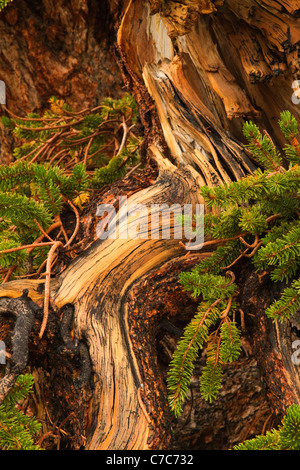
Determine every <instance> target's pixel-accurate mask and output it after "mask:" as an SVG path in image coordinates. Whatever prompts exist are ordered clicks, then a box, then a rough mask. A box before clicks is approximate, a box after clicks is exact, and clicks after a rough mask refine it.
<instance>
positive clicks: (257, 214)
mask: <svg viewBox="0 0 300 470" xmlns="http://www.w3.org/2000/svg"><path fill="white" fill-rule="evenodd" d="M279 125H280V128H281V129H282V132H283V134H284V136H285V138H286V139H287V141H288V145H287V146H286V147H285V148H284V149H283V155H282V153H281V152H279V151H278V150H277V149H276V147H275V145H274V143H273V141H272V139H271V137H270V136H269V134H268V133H267V132H263V133H261V132H260V130H259V129H258V127H257V126H256V125H255V124H253V123H252V122H247V123H246V124H245V126H244V129H243V131H244V135H245V137H246V138H247V140H248V148H249V150H250V151H251V152H252V155H253V158H254V159H256V161H257V163H258V165H259V166H260V167H259V168H258V169H257V170H256V171H254V172H253V173H252V174H251V175H249V176H247V177H245V178H243V179H242V180H240V181H237V182H233V183H230V184H225V185H222V186H217V187H213V188H210V187H207V186H204V187H201V189H200V191H201V194H202V196H203V197H204V200H205V203H206V205H207V207H210V212H209V213H208V214H206V216H205V230H206V235H207V237H209V238H210V241H209V242H208V243H210V245H212V244H215V246H216V249H215V251H214V252H213V253H212V255H211V256H210V257H209V258H207V259H205V260H204V261H203V262H201V264H199V265H197V266H196V267H194V268H193V269H192V270H191V271H190V272H185V273H181V275H180V282H181V284H182V285H183V287H184V289H185V290H186V291H187V292H190V293H191V295H192V296H193V297H195V298H199V302H200V304H199V307H198V310H197V313H196V315H195V317H194V318H193V319H192V320H191V322H190V323H189V325H188V326H187V327H186V329H185V332H184V335H183V338H182V339H180V340H179V342H178V347H177V350H176V351H175V353H174V356H173V360H172V361H171V364H170V369H169V375H168V385H169V400H170V405H171V409H172V410H173V412H174V413H175V414H176V416H178V415H179V414H180V413H181V411H182V406H183V400H184V399H185V398H186V396H187V394H188V389H189V381H190V379H191V376H192V374H193V370H194V362H195V360H196V358H197V354H198V355H199V353H200V351H201V350H202V351H206V364H205V366H204V368H203V371H202V375H201V377H200V390H201V395H202V397H203V398H204V399H205V400H207V401H212V400H213V399H215V398H216V396H217V394H218V392H219V390H220V387H221V382H222V366H223V364H225V363H226V362H231V361H234V360H236V359H237V358H238V357H239V354H240V350H241V339H240V330H239V328H238V326H237V324H236V323H235V322H234V321H233V319H232V316H233V313H234V311H235V309H236V308H237V304H236V297H237V293H238V287H237V285H236V283H235V282H229V283H228V278H227V277H226V274H227V273H228V270H230V269H234V266H235V265H237V263H238V262H242V260H250V261H251V262H252V264H253V267H254V268H255V269H256V270H257V271H259V270H267V271H268V272H269V273H270V279H271V280H272V281H273V282H279V281H284V282H286V283H287V287H286V289H285V290H284V291H283V293H282V295H281V297H280V299H278V300H276V301H275V302H273V304H272V305H270V307H269V308H268V309H267V310H266V315H267V316H269V317H270V318H272V319H273V320H274V321H276V320H279V321H283V320H285V319H288V318H290V316H291V315H293V314H294V313H296V312H297V311H298V310H299V309H300V280H299V268H300V230H299V214H300V208H299V199H300V146H299V142H298V140H297V135H298V133H299V132H298V125H297V121H296V119H295V118H294V117H293V116H292V115H291V113H290V112H288V111H284V112H283V113H281V116H280V120H279ZM204 247H205V243H204ZM212 305H214V307H215V310H214V312H215V316H214V317H213V318H214V321H213V322H211V323H210V324H209V325H208V324H205V322H204V321H203V315H204V312H207V311H209V306H212ZM199 312H200V313H199ZM193 340H194V342H193ZM190 349H192V353H191V354H190ZM187 351H188V353H187ZM184 369H186V370H184ZM269 437H270V435H268V436H267V437H264V438H263V441H264V442H265V440H268V439H269Z"/></svg>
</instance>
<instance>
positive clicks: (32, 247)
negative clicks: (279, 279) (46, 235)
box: [0, 242, 53, 254]
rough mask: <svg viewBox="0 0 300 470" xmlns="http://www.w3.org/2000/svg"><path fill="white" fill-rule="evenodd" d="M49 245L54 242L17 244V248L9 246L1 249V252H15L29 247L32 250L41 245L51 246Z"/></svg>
mask: <svg viewBox="0 0 300 470" xmlns="http://www.w3.org/2000/svg"><path fill="white" fill-rule="evenodd" d="M49 245H53V242H43V243H31V245H23V246H16V247H15V248H8V249H7V250H1V251H0V254H5V253H13V252H14V251H20V250H27V249H28V248H29V249H31V251H32V250H33V249H34V248H37V247H39V246H49Z"/></svg>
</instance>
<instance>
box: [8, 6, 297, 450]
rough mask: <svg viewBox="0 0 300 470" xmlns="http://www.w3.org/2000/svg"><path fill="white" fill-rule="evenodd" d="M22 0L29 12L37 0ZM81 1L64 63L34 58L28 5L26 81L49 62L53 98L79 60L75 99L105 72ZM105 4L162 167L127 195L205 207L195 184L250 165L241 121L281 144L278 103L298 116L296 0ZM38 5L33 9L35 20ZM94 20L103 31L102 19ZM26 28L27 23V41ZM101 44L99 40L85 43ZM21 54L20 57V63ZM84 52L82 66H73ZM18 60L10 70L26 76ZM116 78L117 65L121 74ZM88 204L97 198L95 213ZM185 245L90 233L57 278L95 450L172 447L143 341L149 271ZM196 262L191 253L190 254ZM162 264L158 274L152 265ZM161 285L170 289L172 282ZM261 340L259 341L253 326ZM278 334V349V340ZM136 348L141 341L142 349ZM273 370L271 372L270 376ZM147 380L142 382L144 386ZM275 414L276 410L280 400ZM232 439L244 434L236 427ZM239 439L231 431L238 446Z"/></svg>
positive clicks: (42, 75) (36, 50) (42, 82)
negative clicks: (68, 309)
mask: <svg viewBox="0 0 300 470" xmlns="http://www.w3.org/2000/svg"><path fill="white" fill-rule="evenodd" d="M15 2H16V3H15V4H16V5H21V4H22V5H26V6H27V8H29V2H27V3H26V2H22V0H15ZM41 3H42V6H41V11H44V8H46V7H45V5H44V4H47V5H48V7H47V8H50V10H49V12H50V14H51V15H53V18H54V19H55V20H56V21H57V20H60V21H62V19H63V20H64V21H63V24H65V22H66V18H61V15H63V12H62V9H61V8H59V6H60V7H62V5H63V6H65V3H64V0H60V2H59V5H58V7H57V13H56V12H55V14H54V13H53V12H52V10H51V8H54V4H53V3H51V2H41ZM76 5H77V6H78V8H77V9H76V8H75V10H74V12H73V13H74V14H72V15H70V16H69V17H68V21H69V22H70V23H71V24H72V22H74V26H75V24H76V25H77V27H78V28H79V30H78V34H79V39H80V40H79V44H77V45H76V44H75V43H76V41H75V39H76V38H75V35H76V34H77V29H76V28H75V29H74V34H72V35H71V38H72V39H70V36H67V38H68V41H70V40H71V43H72V41H73V43H72V44H73V45H74V51H73V52H72V54H71V55H70V56H69V54H67V57H66V56H65V55H64V52H63V51H62V52H60V53H59V54H58V56H57V57H58V58H65V59H66V64H65V65H63V64H62V63H59V64H57V62H56V59H57V57H56V55H55V54H54V51H45V53H44V54H40V52H44V49H43V41H42V39H40V38H39V35H38V34H37V33H36V31H35V30H34V29H33V26H34V21H30V10H29V13H28V18H29V20H28V21H29V24H28V32H26V30H25V29H24V31H22V34H21V37H20V41H21V42H22V44H23V45H24V46H22V47H25V46H26V44H30V47H31V51H30V57H35V58H36V57H37V56H38V57H43V59H41V62H40V63H39V65H38V67H37V68H36V70H35V71H32V74H29V78H28V83H29V85H30V83H32V81H33V79H34V73H33V72H35V74H36V73H37V74H38V78H36V88H35V90H40V91H41V90H44V89H45V88H44V87H45V86H46V84H47V80H46V77H48V75H49V80H51V77H52V78H53V76H52V75H51V67H52V66H53V65H55V66H56V67H58V68H59V69H60V71H61V75H60V77H64V80H61V79H60V80H59V83H55V84H52V85H53V93H52V94H55V92H54V91H59V93H64V92H65V91H66V89H65V86H66V85H67V86H68V84H70V82H68V81H67V82H66V83H65V79H68V77H69V73H71V71H73V72H75V70H78V76H81V77H82V78H83V79H84V80H85V78H86V82H85V85H86V86H85V87H83V85H82V82H81V84H78V81H76V80H75V82H73V81H71V90H69V96H72V93H73V92H74V94H75V95H76V98H77V96H78V100H79V101H80V100H81V98H82V100H85V99H91V95H93V96H94V93H95V95H96V93H97V91H96V83H97V81H96V80H95V77H97V76H98V75H99V74H100V73H101V70H100V68H99V67H100V65H99V62H101V54H102V52H101V51H100V49H99V47H100V46H99V44H96V42H95V41H94V40H91V42H88V43H87V44H88V48H87V51H86V50H84V48H83V44H84V43H85V39H82V38H86V39H87V24H88V21H87V19H88V18H89V16H88V15H86V13H85V11H81V9H80V8H79V6H80V5H81V3H80V5H79V3H78V4H77V3H76V4H75V6H76ZM82 5H83V6H85V8H88V7H90V8H91V10H89V11H91V12H92V11H93V9H92V5H94V2H83V3H82ZM104 5H105V11H108V10H109V9H110V15H111V16H110V18H113V19H114V21H115V24H116V25H117V26H118V34H117V38H116V39H117V42H116V52H117V56H118V60H119V62H118V63H119V66H120V70H121V72H122V76H123V79H124V82H125V83H126V84H127V85H128V86H129V87H130V90H131V91H132V92H133V93H134V95H135V98H136V100H137V103H138V105H139V110H140V116H141V122H142V124H143V126H144V130H145V143H144V147H143V149H144V153H145V157H146V158H145V161H149V160H151V161H153V162H155V165H156V166H157V168H158V172H159V175H158V177H157V178H156V179H155V181H154V182H153V184H152V185H150V186H149V187H147V188H143V189H141V190H139V191H137V192H135V193H134V194H132V195H131V196H130V198H129V200H128V204H129V205H131V204H135V203H143V204H146V205H150V204H153V203H159V204H162V203H166V204H173V203H175V202H178V203H180V204H187V203H191V204H196V203H201V202H202V199H201V198H200V195H199V187H200V186H201V185H203V184H208V185H210V186H213V185H217V184H223V183H228V182H230V181H235V180H238V179H240V178H242V177H243V176H245V175H247V174H249V173H251V171H253V169H254V168H255V165H254V164H253V162H252V161H251V160H250V159H249V157H248V154H247V153H246V152H245V150H244V148H243V145H242V143H241V141H243V136H242V132H241V130H242V125H243V122H244V121H245V120H248V119H249V118H252V119H255V120H256V122H257V123H258V124H259V125H261V126H262V127H264V128H266V129H267V130H268V131H270V132H271V135H272V137H273V138H274V140H275V141H277V142H281V137H280V135H281V133H280V132H279V128H278V125H277V124H276V122H277V120H278V118H279V114H280V112H281V111H282V110H283V109H289V110H290V111H291V112H292V113H293V114H295V115H296V117H299V114H300V108H298V107H296V106H294V105H293V103H292V101H291V95H292V89H291V85H292V81H293V80H294V79H295V78H297V73H298V72H299V61H298V58H297V42H298V41H299V21H298V16H299V2H296V1H293V2H286V1H283V0H282V1H276V2H275V1H271V0H270V1H268V2H267V1H265V2H256V1H254V0H241V1H239V2H236V1H235V0H226V1H224V2H223V1H214V2H213V1H209V0H198V1H196V0H194V1H192V0H190V1H188V0H185V1H183V0H182V1H180V2H177V1H170V2H166V1H163V0H160V1H159V0H152V1H149V2H148V1H146V0H143V1H141V0H129V1H114V2H108V3H107V2H104ZM94 6H95V5H94ZM10 11H13V10H10ZM38 11H39V10H38V9H37V10H34V15H33V16H34V19H35V20H36V17H37V16H38ZM45 11H48V10H45ZM63 11H64V9H63ZM66 11H69V10H68V9H67V10H66ZM71 11H73V10H72V9H71ZM97 11H98V10H97ZM51 12H52V13H51ZM11 15H12V13H11ZM74 15H75V16H74ZM75 17H76V22H75ZM12 18H13V15H12ZM7 21H8V20H6V23H5V22H4V27H5V28H8V25H7ZM10 21H11V22H12V24H11V25H10V26H9V28H11V30H16V31H19V25H18V22H17V21H16V22H15V23H13V19H11V20H10ZM1 24H2V26H3V23H1ZM51 25H52V29H51ZM48 26H49V28H50V29H49V28H48V29H49V31H48V33H49V35H50V38H52V40H53V41H54V40H55V41H59V39H61V38H62V41H63V40H64V39H66V38H65V37H64V36H63V35H62V36H59V37H58V35H57V34H58V33H56V31H55V29H53V28H54V26H53V24H52V22H49V25H48ZM94 26H95V25H94ZM92 30H93V31H94V33H95V32H96V30H95V29H94V27H93V28H92ZM88 31H89V32H90V29H88ZM29 32H32V33H33V36H32V37H31V36H30V35H29ZM26 41H27V42H26ZM55 44H58V42H55ZM93 44H94V45H95V49H94V52H92V53H91V47H93ZM21 49H22V48H21ZM13 51H15V49H13ZM18 51H19V49H18ZM18 51H17V53H16V62H14V66H15V67H17V66H18V65H17V64H18V60H19V55H18V54H19V52H18ZM86 52H89V53H91V54H92V55H89V54H86ZM74 54H75V55H74ZM94 54H95V61H94ZM79 56H80V60H82V62H80V63H79V62H77V63H76V60H77V61H79ZM99 57H100V60H99ZM7 60H8V61H9V58H8V57H7ZM74 61H75V62H74ZM87 62H88V63H87ZM74 64H75V65H74ZM23 65H24V64H21V65H20V68H19V69H18V70H17V71H16V74H19V75H18V76H19V77H20V76H21V75H20V74H22V72H23ZM24 67H25V69H24V73H26V74H28V73H29V72H28V70H29V69H30V67H29V66H28V60H27V59H26V60H25V65H24ZM74 67H75V68H74ZM77 67H78V68H77ZM91 67H92V68H91ZM8 71H9V67H7V73H9V72H8ZM54 75H55V74H54ZM71 75H72V73H71ZM111 75H114V70H112V72H111ZM111 75H110V74H109V76H111ZM0 78H1V76H0ZM72 87H74V88H72ZM72 90H73V91H72ZM67 91H68V90H67ZM18 96H19V91H16V93H15V94H14V92H13V90H11V92H10V95H9V99H10V100H12V102H15V101H17V100H18ZM30 100H31V101H30ZM30 100H29V101H28V105H29V106H32V107H34V106H36V105H39V104H40V94H39V93H37V92H34V94H33V95H32V96H31V98H30ZM94 209H95V207H94V206H93V207H92V208H91V210H94ZM87 218H88V217H87V216H85V219H87ZM92 219H93V216H92ZM142 221H143V220H142V219H140V222H142ZM185 254H186V251H185V249H184V248H183V246H182V245H181V244H180V243H179V241H178V240H151V239H130V238H129V239H124V240H120V239H116V240H106V241H102V242H100V241H98V240H97V241H94V242H91V240H90V239H89V247H88V248H87V249H86V250H83V251H82V252H81V253H80V254H79V255H78V256H77V258H75V259H74V260H73V261H72V262H71V264H70V265H69V266H68V267H67V268H66V269H65V271H64V272H63V273H62V274H61V275H60V276H57V277H56V279H55V280H54V282H53V284H52V291H51V295H52V302H53V306H54V307H55V308H56V309H58V308H60V307H63V306H64V305H66V304H67V303H72V304H73V305H74V308H75V325H74V332H75V337H77V338H78V339H84V340H85V341H86V343H87V344H88V347H89V353H90V357H91V361H92V364H93V373H94V382H95V388H94V390H93V399H92V401H91V410H90V412H89V420H88V421H89V423H90V425H89V427H88V429H87V441H86V448H87V449H112V450H118V449H121V450H125V449H126V450H129V449H147V448H149V447H151V446H152V447H154V448H163V447H164V446H168V444H169V442H170V433H171V430H170V428H169V426H168V423H169V421H168V408H167V401H166V388H165V381H164V378H163V376H162V375H160V374H161V371H160V368H159V367H158V362H157V361H158V359H157V355H156V350H155V348H154V347H153V344H149V343H151V342H152V341H154V337H155V334H156V333H157V328H158V326H159V323H160V321H161V319H162V315H164V314H166V310H165V309H164V310H163V311H162V310H160V309H159V308H157V307H158V303H159V301H161V300H162V299H163V292H162V291H159V290H157V289H156V287H155V285H154V284H153V285H152V284H151V281H153V279H156V280H158V279H159V275H160V274H161V275H162V279H163V278H164V277H163V273H165V278H166V279H167V278H168V275H169V273H168V272H167V269H168V268H169V269H170V270H172V268H174V267H175V266H177V268H178V264H177V263H176V260H177V261H178V262H179V263H182V266H183V265H185V266H186V265H188V264H189V262H190V261H191V260H193V259H194V258H190V260H189V258H187V259H185V261H184V260H183V259H182V257H183V256H185ZM196 259H197V256H196V255H195V259H194V262H195V263H196V262H197V261H196ZM198 259H199V258H198ZM168 263H169V264H168ZM191 266H192V263H191V264H190V265H189V267H191ZM164 270H165V271H164ZM155 272H156V274H157V275H155V274H153V273H155ZM148 276H150V277H148ZM151 276H152V277H151ZM148 280H149V285H150V288H149V290H148V291H146V290H143V288H142V284H139V283H140V282H141V281H143V282H144V283H146V284H147V282H148ZM162 284H163V285H164V286H165V288H166V292H167V291H168V292H169V290H170V285H167V283H163V282H162ZM38 285H39V284H37V282H36V281H35V282H33V281H30V280H27V281H26V287H28V288H29V291H30V292H31V293H32V295H34V296H35V298H36V299H37V300H39V301H40V300H41V295H42V292H41V287H38ZM20 288H21V285H19V284H18V285H17V284H13V283H8V284H6V285H3V286H1V289H0V295H2V296H5V295H8V296H15V294H16V293H17V292H19V289H20ZM141 292H144V295H145V299H143V297H140V298H139V295H142V294H140V293H141ZM155 293H158V294H159V296H158V297H157V299H152V298H151V295H152V294H153V295H155ZM19 295H20V293H19ZM182 295H183V293H182V292H181V293H180V294H179V291H178V290H176V291H174V298H175V299H176V298H178V299H179V300H181V299H182ZM248 295H249V291H248ZM250 297H251V296H250ZM165 298H166V303H167V304H168V311H169V313H170V314H171V313H172V312H173V313H174V312H175V311H176V312H177V313H178V310H177V309H176V308H175V307H174V303H173V304H172V302H171V301H170V297H168V296H167V295H166V297H165ZM143 300H145V302H144V303H143ZM155 300H157V303H156V302H155ZM255 305H256V306H257V302H256V303H255ZM247 306H248V307H249V309H250V310H251V308H250V307H251V306H250V305H249V304H248V303H247V302H246V303H245V306H244V308H245V314H246V315H247V308H248V307H247ZM147 307H149V308H148V310H147ZM250 313H251V312H250ZM259 325H261V327H262V329H263V331H262V338H263V339H264V340H265V343H266V347H267V348H269V350H270V351H271V352H272V345H271V343H269V342H268V341H269V338H270V336H268V335H267V334H266V331H265V325H264V324H263V323H259ZM259 325H258V326H259ZM281 334H282V335H284V333H282V332H281ZM256 338H258V340H257V342H258V343H259V333H258V335H257V336H256ZM277 338H280V335H279V336H278V335H277ZM148 340H149V341H148ZM249 341H250V339H249ZM279 342H281V347H282V348H284V346H283V343H282V341H281V340H279ZM260 345H261V343H260ZM140 348H143V351H142V352H141V350H140ZM258 349H259V351H260V354H259V357H258V359H259V362H260V367H261V368H263V366H264V358H265V356H264V354H265V350H264V349H263V348H258ZM281 354H282V352H281ZM275 356H276V355H275V353H274V351H273V352H272V354H271V355H270V358H271V360H272V361H270V364H269V365H270V368H271V367H272V363H273V362H274V364H275V365H276V374H275V377H274V380H275V383H274V386H273V391H272V390H271V392H270V393H269V395H270V399H271V400H273V401H274V400H275V402H276V390H277V392H278V394H279V397H280V393H283V392H282V390H281V389H282V388H283V387H284V386H285V385H287V384H288V385H291V383H292V382H293V377H295V376H296V375H294V376H293V374H292V371H290V370H288V369H287V366H286V362H284V361H282V359H281V358H280V355H278V356H276V357H275ZM268 360H269V359H268ZM282 374H283V375H284V376H285V378H284V377H283V375H282ZM267 375H269V377H270V373H269V372H268V374H267ZM286 375H287V376H288V377H286ZM295 383H296V382H295ZM141 384H143V385H144V388H143V392H141V390H140V385H141ZM140 392H141V393H140ZM139 394H140V399H142V401H143V404H144V406H143V407H142V406H141V401H140V399H139ZM228 396H229V395H228ZM261 396H263V394H262V395H261ZM292 396H294V397H296V399H298V392H297V393H294V395H292V392H291V395H289V397H288V399H287V402H290V401H291V397H292ZM262 400H263V398H262ZM284 404H285V402H283V405H284ZM257 406H258V407H259V408H260V410H261V416H262V420H265V419H267V418H266V415H267V414H268V410H267V407H265V406H264V404H263V403H261V402H260V403H259V404H257ZM276 406H277V405H276ZM144 408H146V410H147V413H148V416H147V415H145V413H144ZM204 408H205V407H204ZM237 409H239V410H240V408H237ZM276 409H277V408H276ZM247 410H249V404H247ZM278 411H280V412H281V411H282V409H280V407H278ZM149 417H150V421H151V422H150V424H149V422H148V421H149ZM164 420H165V422H164ZM255 430H257V428H255ZM205 432H209V431H207V430H206V431H205ZM232 432H234V431H233V430H232ZM214 435H216V434H213V433H212V434H211V436H214ZM237 435H238V437H241V436H242V437H243V433H242V432H241V430H240V429H239V430H238V431H237ZM233 441H234V439H231V441H230V442H233Z"/></svg>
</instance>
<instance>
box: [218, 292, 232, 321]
mask: <svg viewBox="0 0 300 470" xmlns="http://www.w3.org/2000/svg"><path fill="white" fill-rule="evenodd" d="M232 299H233V296H232V297H230V299H229V300H228V304H227V307H226V308H225V310H223V312H221V315H220V318H226V317H227V315H228V313H229V311H230V308H231V304H232Z"/></svg>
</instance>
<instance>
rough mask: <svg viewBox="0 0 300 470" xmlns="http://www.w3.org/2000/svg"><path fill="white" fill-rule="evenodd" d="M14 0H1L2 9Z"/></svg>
mask: <svg viewBox="0 0 300 470" xmlns="http://www.w3.org/2000/svg"><path fill="white" fill-rule="evenodd" d="M12 1H13V0H0V11H1V10H3V8H5V7H6V5H7V4H8V3H10V2H12Z"/></svg>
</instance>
